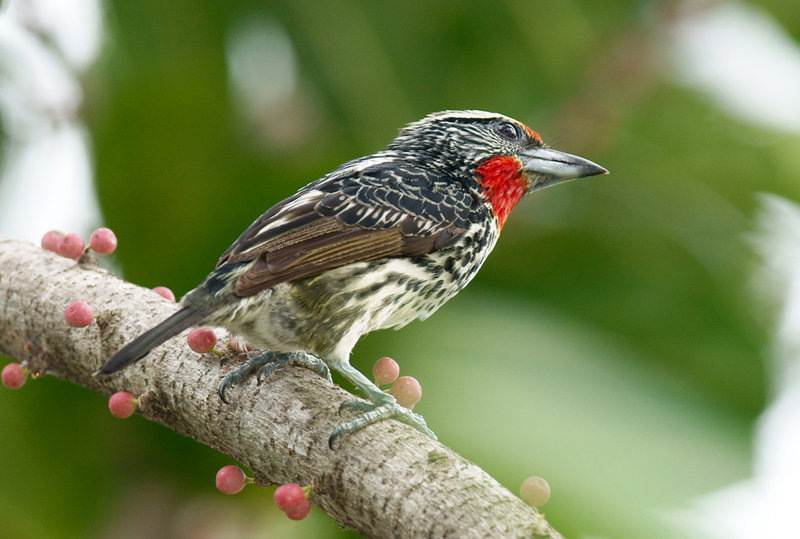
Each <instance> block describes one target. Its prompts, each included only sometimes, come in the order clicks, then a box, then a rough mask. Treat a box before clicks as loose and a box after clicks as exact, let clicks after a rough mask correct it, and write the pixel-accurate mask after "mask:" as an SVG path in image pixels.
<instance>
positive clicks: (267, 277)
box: [217, 162, 473, 296]
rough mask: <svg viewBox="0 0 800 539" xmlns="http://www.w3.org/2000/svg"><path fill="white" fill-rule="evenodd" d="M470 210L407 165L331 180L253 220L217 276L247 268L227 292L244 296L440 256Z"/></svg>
mask: <svg viewBox="0 0 800 539" xmlns="http://www.w3.org/2000/svg"><path fill="white" fill-rule="evenodd" d="M345 170H346V169H345ZM472 210H473V200H472V198H471V197H470V195H469V194H468V193H467V192H466V190H465V189H464V188H463V187H461V186H460V185H459V184H458V183H456V182H455V181H454V180H452V179H450V178H448V177H446V176H441V177H437V178H434V179H431V178H430V177H429V175H426V174H424V173H422V171H420V170H419V169H418V168H415V167H413V166H411V165H408V164H405V165H398V164H397V163H396V162H393V163H390V164H388V165H387V164H384V165H376V166H373V167H369V168H365V169H364V170H363V171H361V172H358V173H356V174H353V175H344V176H343V175H337V173H336V172H334V173H333V174H331V175H330V176H327V177H326V178H323V179H322V180H319V181H317V182H314V183H312V184H310V185H309V186H308V187H306V188H304V189H303V190H302V191H300V192H298V193H297V194H296V195H294V196H293V197H291V198H288V199H286V200H284V201H283V202H280V203H278V204H277V205H276V206H274V207H273V208H271V209H270V210H269V211H267V212H266V213H265V214H264V215H262V216H261V217H259V218H258V219H257V220H256V221H255V222H254V223H253V224H252V225H251V226H250V227H249V228H248V229H247V230H246V231H245V232H244V233H243V234H242V235H241V236H240V237H239V239H237V240H236V242H234V244H233V245H231V246H230V247H229V248H228V249H227V250H226V251H225V253H223V255H222V257H221V258H220V260H219V262H218V264H217V268H219V269H222V268H223V266H227V265H228V264H235V263H241V262H250V261H253V260H254V261H255V262H254V263H253V264H252V265H251V266H250V267H249V268H248V269H247V270H246V271H245V272H244V273H243V274H242V275H240V276H239V278H238V281H237V282H236V285H235V288H234V290H235V292H236V294H237V295H240V296H248V295H252V294H255V293H257V292H259V291H261V290H264V289H267V288H270V287H273V286H275V285H276V284H278V283H281V282H285V281H292V280H296V279H302V278H306V277H312V276H314V275H319V274H320V273H322V272H324V271H327V270H329V269H333V268H337V267H340V266H344V265H347V264H352V263H354V262H361V261H367V260H374V259H376V258H384V257H396V256H418V255H422V254H425V253H430V252H432V251H436V250H438V249H443V248H445V247H448V246H450V245H452V244H453V243H455V241H456V240H457V239H458V238H459V237H461V235H462V234H463V233H464V232H465V231H466V229H467V227H468V225H469V220H468V219H469V213H470V212H471V211H472Z"/></svg>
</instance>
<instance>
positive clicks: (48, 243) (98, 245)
mask: <svg viewBox="0 0 800 539" xmlns="http://www.w3.org/2000/svg"><path fill="white" fill-rule="evenodd" d="M42 248H43V249H47V250H48V251H53V252H54V253H58V254H60V255H61V256H65V257H67V258H72V259H75V260H77V259H78V257H80V256H81V254H82V253H83V252H84V250H86V246H85V244H84V243H83V238H81V237H80V235H79V234H76V233H75V232H70V233H68V234H64V233H63V232H61V231H59V230H51V231H49V232H47V233H46V234H45V235H44V236H42ZM116 248H117V236H116V235H114V232H113V231H112V230H111V229H110V228H105V227H103V228H98V229H97V230H95V231H94V232H92V234H91V235H90V236H89V249H91V250H92V251H94V252H96V253H98V254H101V255H107V254H111V253H113V252H114V249H116Z"/></svg>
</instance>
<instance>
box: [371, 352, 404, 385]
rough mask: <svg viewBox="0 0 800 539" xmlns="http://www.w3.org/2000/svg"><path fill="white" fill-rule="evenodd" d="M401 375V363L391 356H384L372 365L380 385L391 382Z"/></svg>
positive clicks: (377, 382)
mask: <svg viewBox="0 0 800 539" xmlns="http://www.w3.org/2000/svg"><path fill="white" fill-rule="evenodd" d="M399 375H400V365H398V364H397V362H396V361H395V360H393V359H392V358H390V357H382V358H380V359H379V360H378V361H376V362H375V365H374V366H373V367H372V376H373V377H374V378H375V383H376V384H378V385H382V384H391V383H392V382H394V381H395V380H397V377H398V376H399Z"/></svg>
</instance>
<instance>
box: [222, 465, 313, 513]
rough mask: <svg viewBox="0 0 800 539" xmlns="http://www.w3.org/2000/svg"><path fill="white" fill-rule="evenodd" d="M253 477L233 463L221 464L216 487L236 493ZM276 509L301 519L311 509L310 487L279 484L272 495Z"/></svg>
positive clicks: (224, 492) (225, 492) (224, 491)
mask: <svg viewBox="0 0 800 539" xmlns="http://www.w3.org/2000/svg"><path fill="white" fill-rule="evenodd" d="M253 482H254V481H253V478H252V477H247V475H245V473H244V472H243V471H242V469H241V468H239V467H238V466H235V465H233V464H229V465H228V466H223V467H222V468H220V470H219V471H218V472H217V489H218V490H219V491H220V492H222V493H223V494H237V493H239V492H241V490H242V489H243V488H244V487H245V485H248V484H252V483H253ZM273 499H274V500H275V505H277V506H278V509H280V510H281V511H283V512H284V513H286V516H287V517H289V518H290V519H292V520H303V519H304V518H306V517H307V516H308V513H309V512H310V511H311V487H310V486H308V487H301V486H300V485H298V484H297V483H289V484H287V485H281V486H279V487H278V488H277V489H276V490H275V495H274V496H273Z"/></svg>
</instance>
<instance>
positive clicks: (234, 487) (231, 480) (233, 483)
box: [217, 464, 247, 494]
mask: <svg viewBox="0 0 800 539" xmlns="http://www.w3.org/2000/svg"><path fill="white" fill-rule="evenodd" d="M246 484H247V476H246V475H245V474H244V472H243V471H242V469H241V468H239V467H238V466H234V465H233V464H229V465H227V466H223V467H222V468H220V469H219V471H218V472H217V489H218V490H219V491H220V492H221V493H223V494H236V493H237V492H240V491H241V490H242V489H243V488H244V486H245V485H246Z"/></svg>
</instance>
